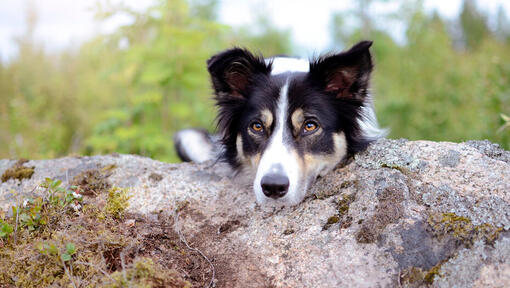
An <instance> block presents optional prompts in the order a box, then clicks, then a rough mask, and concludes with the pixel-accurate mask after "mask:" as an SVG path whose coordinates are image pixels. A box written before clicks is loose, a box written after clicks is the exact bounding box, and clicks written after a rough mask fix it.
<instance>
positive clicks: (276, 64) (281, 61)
mask: <svg viewBox="0 0 510 288" xmlns="http://www.w3.org/2000/svg"><path fill="white" fill-rule="evenodd" d="M270 62H272V63H273V65H272V67H273V69H272V70H271V75H276V74H281V73H285V72H308V71H309V70H310V62H308V61H307V60H304V59H298V58H290V57H274V58H269V59H266V63H270Z"/></svg>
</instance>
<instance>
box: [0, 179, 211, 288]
mask: <svg viewBox="0 0 510 288" xmlns="http://www.w3.org/2000/svg"><path fill="white" fill-rule="evenodd" d="M43 184H44V185H42V186H43V187H45V188H46V189H47V194H48V195H52V196H51V197H50V196H48V197H44V198H38V199H33V200H30V201H27V202H26V205H24V206H22V207H14V208H13V213H12V215H19V216H20V217H18V218H19V219H18V221H20V222H18V225H16V218H17V217H6V216H5V215H4V214H5V213H0V214H1V215H0V216H1V221H0V222H1V223H0V226H2V225H4V224H5V225H9V227H17V229H15V230H14V231H10V232H9V233H4V234H5V235H3V234H2V235H3V237H0V247H1V249H0V283H2V284H4V285H5V286H6V287H11V286H12V287H73V286H74V285H76V286H79V287H191V284H190V283H189V282H187V281H185V280H184V278H183V277H189V276H188V275H189V273H193V272H195V273H197V275H204V273H207V271H205V270H200V268H197V267H191V268H187V266H186V265H187V264H189V263H191V262H193V261H198V260H201V261H205V260H203V259H202V258H201V256H200V255H197V256H196V258H193V259H191V257H195V256H193V255H192V253H185V251H187V250H186V249H187V248H186V247H185V246H183V244H182V245H181V247H179V246H178V245H179V244H181V243H180V242H179V239H180V238H179V236H178V235H177V234H171V230H170V231H166V230H165V231H164V232H163V231H162V232H161V234H157V233H150V236H147V237H150V238H144V236H140V235H142V233H140V232H141V231H143V232H146V231H157V229H155V226H152V225H157V228H158V229H160V227H171V225H172V223H171V222H165V221H168V220H162V221H163V222H158V223H155V224H149V222H148V221H149V220H148V219H147V218H142V216H138V217H137V218H136V220H135V219H133V220H135V223H136V224H135V225H129V224H127V223H126V221H125V218H123V217H124V215H125V209H126V208H127V204H128V201H127V200H128V199H129V196H128V195H127V189H121V188H115V187H114V188H110V189H109V190H108V195H104V193H103V195H102V196H101V197H105V199H97V201H95V202H93V201H91V200H92V199H93V198H88V199H86V201H83V202H81V201H78V200H76V199H77V198H76V199H71V201H69V199H68V198H66V197H69V195H70V194H71V195H74V194H73V193H76V192H75V187H74V188H73V187H70V188H65V187H63V185H62V182H61V181H58V180H57V181H55V180H51V179H48V180H47V181H46V182H45V183H43ZM80 198H81V197H80ZM22 200H23V199H22ZM22 202H25V201H22ZM71 204H75V205H76V206H74V208H73V205H71ZM79 206H81V209H80V208H79ZM76 207H78V208H76ZM76 209H78V210H76ZM21 215H27V217H29V218H27V219H31V220H34V219H36V218H37V219H39V220H41V221H40V222H39V223H38V224H37V225H35V222H34V223H33V224H34V225H32V228H29V225H23V223H22V221H21ZM32 216H34V217H36V218H33V217H32ZM42 220H44V221H42ZM27 221H28V220H27ZM138 221H140V224H143V225H141V226H139V225H138ZM27 223H28V222H27ZM168 237H172V238H171V239H173V241H175V242H173V241H171V243H177V244H170V241H168V239H169V238H168ZM158 241H159V242H158ZM155 243H159V244H155ZM161 245H166V246H165V249H172V248H173V247H172V246H175V248H173V249H176V250H179V251H180V252H179V254H178V255H176V254H175V253H174V254H172V257H171V259H172V260H167V259H168V255H165V257H162V256H159V255H160V253H153V252H154V251H155V250H156V249H160V247H161ZM166 251H167V253H170V254H171V253H172V252H171V251H170V252H169V250H166ZM144 252H146V254H143V253H144ZM158 252H160V250H158ZM140 253H142V255H145V256H147V255H150V257H151V258H135V255H140ZM182 255H184V256H182ZM179 257H181V258H179ZM121 259H122V260H121ZM197 259H198V260H197ZM176 261H177V262H176ZM170 263H172V264H170ZM176 263H177V265H179V266H178V267H180V268H181V269H186V270H187V272H183V273H184V274H182V275H185V276H181V275H179V274H178V272H176V271H175V270H172V269H168V268H164V267H169V266H171V265H175V264H176ZM193 263H195V262H193ZM200 267H202V266H200ZM203 267H207V268H208V267H209V266H208V265H203ZM204 269H205V268H204ZM204 271H205V272H204ZM190 279H191V280H190V281H194V283H195V284H196V286H197V287H199V286H200V287H202V286H203V285H202V284H203V283H200V284H197V282H199V281H198V280H196V281H195V280H194V279H195V278H191V277H190ZM73 282H74V284H73ZM2 284H0V286H2Z"/></svg>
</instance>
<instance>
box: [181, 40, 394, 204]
mask: <svg viewBox="0 0 510 288" xmlns="http://www.w3.org/2000/svg"><path fill="white" fill-rule="evenodd" d="M371 45H372V42H369V41H363V42H360V43H358V44H356V45H355V46H353V47H352V48H351V49H350V50H348V51H345V52H341V53H338V54H330V55H325V56H322V57H320V58H318V59H315V60H312V61H310V62H308V61H305V60H301V59H295V58H284V57H277V58H270V59H263V58H262V57H259V56H255V55H254V54H252V53H250V52H249V51H247V50H244V49H240V48H234V49H230V50H226V51H224V52H221V53H219V54H217V55H215V56H213V57H212V58H211V59H209V60H208V61H207V68H208V70H209V73H210V75H211V80H212V84H213V88H214V91H215V95H216V97H215V100H216V103H217V105H218V107H219V113H218V128H219V136H218V137H217V136H212V135H209V134H207V133H206V132H204V131H200V130H193V129H188V130H183V131H180V132H178V133H177V134H176V135H175V139H174V140H175V144H176V149H177V152H178V154H179V156H180V157H181V159H183V160H185V161H195V162H203V161H206V160H209V159H219V160H224V161H226V162H228V163H229V164H230V166H231V167H232V168H233V169H235V170H237V171H252V172H253V173H254V176H255V180H254V182H253V190H254V191H255V195H256V199H257V201H258V202H259V203H264V202H266V201H276V202H278V203H283V204H291V205H293V204H297V203H299V202H301V201H302V200H303V198H304V197H305V194H306V191H307V189H308V188H309V186H310V185H311V184H312V183H313V182H314V181H315V179H316V178H317V177H318V176H319V175H324V174H325V173H327V172H329V171H331V170H332V169H333V168H334V167H335V166H336V165H337V164H338V163H339V162H341V161H342V160H343V159H344V158H345V157H346V156H347V155H350V154H354V153H357V152H359V151H361V150H363V149H365V148H366V147H367V145H368V144H369V143H370V142H372V141H374V140H376V139H377V138H380V137H383V136H384V135H385V133H386V132H385V130H383V129H380V128H379V126H378V124H377V120H376V117H375V113H374V110H373V107H372V100H371V97H370V95H369V93H368V90H369V80H370V73H371V71H372V69H373V63H372V57H371V55H370V51H369V48H370V46H371Z"/></svg>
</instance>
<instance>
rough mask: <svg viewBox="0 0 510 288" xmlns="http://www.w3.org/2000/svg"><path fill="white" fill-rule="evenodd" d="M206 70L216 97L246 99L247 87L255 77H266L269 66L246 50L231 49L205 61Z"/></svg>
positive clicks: (269, 70) (269, 69)
mask: <svg viewBox="0 0 510 288" xmlns="http://www.w3.org/2000/svg"><path fill="white" fill-rule="evenodd" d="M207 70H209V73H210V74H211V80H212V84H213V87H214V90H215V92H216V95H217V96H218V97H222V96H225V95H228V96H231V97H239V98H242V97H244V98H246V97H247V95H246V93H247V90H248V88H249V85H250V84H251V83H253V80H254V79H255V78H256V77H259V76H261V75H262V76H264V75H268V74H269V73H270V72H271V64H270V63H268V64H266V63H265V61H264V59H263V58H262V57H258V56H255V55H253V54H252V53H250V52H249V51H248V50H246V49H241V48H233V49H230V50H226V51H224V52H221V53H219V54H216V55H214V56H213V57H211V58H210V59H209V60H207Z"/></svg>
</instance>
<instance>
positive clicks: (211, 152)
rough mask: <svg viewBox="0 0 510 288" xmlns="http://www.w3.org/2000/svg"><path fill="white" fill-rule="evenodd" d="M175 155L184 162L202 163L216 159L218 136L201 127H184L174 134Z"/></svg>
mask: <svg viewBox="0 0 510 288" xmlns="http://www.w3.org/2000/svg"><path fill="white" fill-rule="evenodd" d="M174 145H175V150H176V151H177V155H178V156H179V158H181V160H182V161H185V162H196V163H202V162H206V161H209V160H216V159H217V157H218V155H219V149H218V147H219V146H220V145H219V137H218V136H217V135H211V134H209V133H208V132H207V131H205V130H202V129H184V130H181V131H179V132H177V133H175V134H174Z"/></svg>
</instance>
